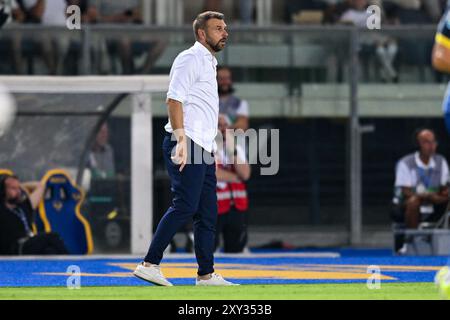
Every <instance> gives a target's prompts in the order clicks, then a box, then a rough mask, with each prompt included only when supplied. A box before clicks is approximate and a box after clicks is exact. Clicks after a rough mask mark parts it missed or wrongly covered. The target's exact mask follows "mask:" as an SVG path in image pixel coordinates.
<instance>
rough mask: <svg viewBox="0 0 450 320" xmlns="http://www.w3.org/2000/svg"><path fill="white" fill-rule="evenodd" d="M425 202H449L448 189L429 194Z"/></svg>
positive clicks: (444, 188) (442, 188) (443, 188)
mask: <svg viewBox="0 0 450 320" xmlns="http://www.w3.org/2000/svg"><path fill="white" fill-rule="evenodd" d="M425 200H426V201H429V202H431V203H433V204H444V203H446V202H448V187H446V186H445V187H441V188H440V190H439V192H432V193H428V194H427V195H426V197H425Z"/></svg>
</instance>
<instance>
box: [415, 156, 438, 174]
mask: <svg viewBox="0 0 450 320" xmlns="http://www.w3.org/2000/svg"><path fill="white" fill-rule="evenodd" d="M414 160H415V161H416V165H417V166H418V167H419V168H422V169H425V170H428V169H434V167H435V166H436V162H435V161H434V157H431V158H430V162H429V163H428V165H426V164H425V163H423V162H422V160H421V159H420V157H419V152H416V153H415V154H414Z"/></svg>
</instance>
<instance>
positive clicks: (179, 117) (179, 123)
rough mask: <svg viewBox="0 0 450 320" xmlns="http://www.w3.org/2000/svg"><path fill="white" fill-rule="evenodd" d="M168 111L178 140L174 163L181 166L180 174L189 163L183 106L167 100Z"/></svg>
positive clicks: (177, 102) (175, 101) (173, 158)
mask: <svg viewBox="0 0 450 320" xmlns="http://www.w3.org/2000/svg"><path fill="white" fill-rule="evenodd" d="M167 109H168V113H169V119H170V124H171V126H172V129H173V134H174V135H175V138H176V140H177V146H176V149H175V155H174V156H173V157H172V161H173V162H175V163H176V164H179V165H180V172H181V171H183V168H184V166H185V165H186V162H187V141H186V135H185V133H184V124H183V105H182V104H181V102H179V101H177V100H173V99H167Z"/></svg>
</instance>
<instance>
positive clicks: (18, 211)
mask: <svg viewBox="0 0 450 320" xmlns="http://www.w3.org/2000/svg"><path fill="white" fill-rule="evenodd" d="M11 211H12V212H14V214H15V215H16V216H17V217H18V218H19V219H20V220H21V221H22V223H23V226H24V228H25V231H26V233H27V235H32V234H33V232H32V231H31V229H30V226H29V224H28V221H27V216H26V215H25V212H23V210H22V208H20V207H17V208H16V209H12V210H11Z"/></svg>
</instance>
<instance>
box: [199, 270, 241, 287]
mask: <svg viewBox="0 0 450 320" xmlns="http://www.w3.org/2000/svg"><path fill="white" fill-rule="evenodd" d="M195 285H196V286H238V285H239V284H237V283H232V282H230V281H227V280H225V279H224V278H223V277H222V276H221V275H220V274H217V273H213V274H211V279H208V280H198V278H197V279H196V280H195Z"/></svg>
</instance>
